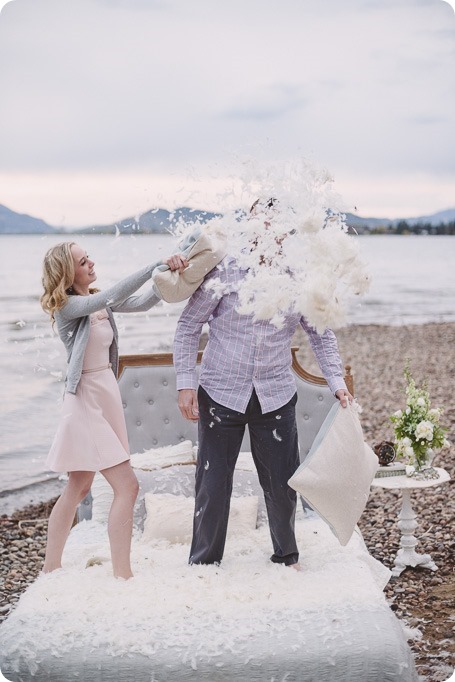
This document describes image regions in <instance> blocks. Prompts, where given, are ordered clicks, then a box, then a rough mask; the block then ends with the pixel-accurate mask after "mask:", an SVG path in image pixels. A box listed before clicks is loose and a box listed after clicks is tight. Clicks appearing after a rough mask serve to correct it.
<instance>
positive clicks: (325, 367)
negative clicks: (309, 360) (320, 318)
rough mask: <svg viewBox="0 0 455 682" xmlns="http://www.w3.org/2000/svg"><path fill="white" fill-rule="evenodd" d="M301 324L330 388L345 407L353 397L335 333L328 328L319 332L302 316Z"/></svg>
mask: <svg viewBox="0 0 455 682" xmlns="http://www.w3.org/2000/svg"><path fill="white" fill-rule="evenodd" d="M300 324H301V325H302V327H303V329H304V330H305V331H306V333H307V334H308V339H309V341H310V345H311V348H312V349H313V352H314V354H315V356H316V360H317V361H318V365H319V367H320V370H321V372H322V375H323V377H324V379H325V380H326V381H327V383H328V385H329V388H330V390H331V391H332V393H333V394H334V395H335V396H336V397H337V398H338V399H339V400H340V402H341V404H342V405H343V407H346V405H347V401H349V402H352V400H353V397H352V396H351V394H350V393H349V391H348V389H347V386H346V384H345V381H344V379H343V366H342V364H341V358H340V353H339V350H338V343H337V339H336V336H335V334H334V333H333V331H332V330H331V329H326V330H325V332H324V333H323V334H318V333H317V332H316V330H315V329H314V328H313V327H311V326H310V325H309V324H308V322H307V321H306V319H305V318H304V317H301V318H300Z"/></svg>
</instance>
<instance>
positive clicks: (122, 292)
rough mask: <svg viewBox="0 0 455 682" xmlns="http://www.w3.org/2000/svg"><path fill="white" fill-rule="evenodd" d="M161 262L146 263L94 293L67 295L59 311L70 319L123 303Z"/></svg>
mask: <svg viewBox="0 0 455 682" xmlns="http://www.w3.org/2000/svg"><path fill="white" fill-rule="evenodd" d="M161 263H162V261H158V262H157V263H153V264H152V265H147V266H146V267H144V268H142V269H141V270H138V271H137V272H134V273H133V274H132V275H129V276H128V277H125V279H122V280H121V281H120V282H117V284H114V285H113V286H112V287H109V288H108V289H105V290H104V291H98V292H97V293H96V294H90V296H69V297H68V301H67V303H66V304H65V305H64V306H63V308H62V309H61V310H60V311H59V312H60V314H61V316H62V318H64V319H66V320H71V319H75V318H78V317H85V316H86V315H90V314H91V313H96V312H97V311H98V310H103V308H107V307H108V306H109V307H110V308H112V307H114V306H116V305H119V304H121V303H123V301H125V300H126V299H127V298H128V297H129V296H131V294H133V293H134V292H135V291H137V289H139V288H140V287H141V286H142V285H143V284H144V283H145V282H147V281H148V280H149V279H150V278H151V276H152V272H153V270H154V269H155V268H156V267H157V265H159V264H161Z"/></svg>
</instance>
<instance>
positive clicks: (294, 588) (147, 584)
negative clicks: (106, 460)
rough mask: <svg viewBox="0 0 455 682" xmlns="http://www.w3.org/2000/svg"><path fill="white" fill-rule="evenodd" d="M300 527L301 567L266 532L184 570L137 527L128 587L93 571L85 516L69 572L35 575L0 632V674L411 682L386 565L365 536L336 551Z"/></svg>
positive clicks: (95, 551)
mask: <svg viewBox="0 0 455 682" xmlns="http://www.w3.org/2000/svg"><path fill="white" fill-rule="evenodd" d="M296 534H297V539H298V544H299V548H300V552H301V564H302V567H303V571H302V572H297V571H294V570H293V569H292V568H287V567H283V566H281V565H277V564H273V563H271V562H270V560H269V554H270V553H271V551H270V549H271V547H270V545H271V542H270V537H269V531H268V528H267V527H266V526H263V527H261V528H258V529H256V530H252V531H250V532H247V533H245V534H244V535H243V536H242V537H240V538H236V539H235V540H232V539H231V540H230V541H228V543H227V546H226V552H225V558H224V560H223V563H222V566H221V567H216V566H191V567H190V566H188V565H187V560H188V550H189V548H188V546H187V545H169V544H168V543H167V542H164V541H155V542H154V543H152V544H150V543H148V544H144V543H143V542H141V539H140V536H139V534H138V535H137V536H136V537H135V538H134V541H133V548H132V559H133V571H134V573H135V577H134V578H133V579H132V580H129V581H122V580H116V579H114V578H113V577H112V569H111V565H110V561H106V562H105V563H103V565H95V566H92V567H90V568H85V565H86V562H87V560H88V559H90V558H91V557H93V556H97V557H105V558H106V559H107V558H108V557H109V546H108V541H107V529H106V527H105V526H104V525H102V524H99V523H96V522H94V521H85V522H82V523H80V524H78V525H77V526H76V527H75V528H73V530H72V532H71V534H70V538H69V541H68V544H67V547H66V549H65V554H64V568H63V569H61V570H58V571H55V572H54V573H52V574H49V575H41V576H40V577H39V578H38V579H37V580H36V582H35V583H34V584H33V585H31V586H30V587H29V588H28V590H27V591H26V593H25V594H24V595H23V596H22V597H21V599H20V602H19V604H18V606H17V608H16V609H15V611H14V612H13V613H12V614H11V615H10V617H9V618H8V619H7V621H6V622H5V623H4V625H3V627H2V628H1V629H0V650H1V654H0V666H1V669H2V672H3V673H4V674H5V675H6V676H7V678H8V679H10V680H13V681H14V680H18V681H19V680H21V681H22V680H28V679H30V680H41V679H42V680H44V679H46V680H54V679H55V680H58V679H59V677H58V675H60V676H61V674H62V670H63V669H66V671H67V673H68V674H67V677H66V679H72V678H73V676H74V678H75V679H78V680H79V681H81V680H85V679H87V680H89V679H90V680H91V681H92V680H95V682H96V680H103V681H104V680H119V679H125V680H128V679H130V680H132V679H135V680H138V681H142V680H144V681H145V680H147V682H150V680H151V679H156V680H159V681H161V680H165V679H174V680H175V679H179V680H200V679H207V680H211V681H214V680H233V679H258V680H272V679H277V678H276V675H277V674H279V675H280V677H279V679H286V680H289V682H290V681H291V680H297V679H298V680H316V679H317V680H318V682H322V681H324V680H337V681H339V680H346V681H347V680H349V682H352V680H358V681H359V682H370V680H371V681H373V680H374V681H375V682H376V681H377V682H379V681H381V682H383V681H384V680H389V679H390V680H398V679H399V680H400V681H404V682H405V681H407V680H414V679H416V677H415V672H414V667H413V662H412V656H411V652H410V650H409V647H408V645H407V643H406V639H405V636H404V633H403V629H402V627H401V625H400V623H399V621H398V620H397V619H396V617H395V616H394V614H393V613H392V611H391V610H390V609H389V607H388V606H387V604H386V601H385V597H384V595H383V591H382V590H383V588H384V586H385V584H386V583H387V582H388V580H389V577H390V572H389V571H388V570H387V569H386V568H385V567H383V566H382V564H380V563H379V562H377V561H376V560H375V559H373V558H372V557H371V556H370V555H369V554H368V552H367V551H366V549H365V546H364V543H363V540H362V538H361V536H360V533H354V536H353V537H352V539H351V541H350V542H349V543H348V545H347V546H346V547H341V546H340V545H339V543H338V541H337V540H336V539H335V537H334V536H333V535H332V533H331V532H330V530H329V528H328V527H327V526H326V525H325V524H324V523H323V522H322V521H321V520H319V519H304V520H299V521H298V522H297V524H296ZM384 656H387V657H388V658H387V661H385V659H384ZM240 664H241V665H240ZM239 665H240V668H239ZM73 668H74V669H73ZM70 670H71V673H70V672H69V671H70ZM128 670H129V673H128ZM133 671H134V672H133ZM239 671H240V672H239ZM304 671H306V672H304ZM7 673H8V674H7ZM27 674H28V677H27ZM24 675H25V676H24ZM176 675H177V677H176ZM239 675H240V677H239ZM90 676H91V677H90Z"/></svg>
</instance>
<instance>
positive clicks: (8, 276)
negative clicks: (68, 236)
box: [0, 235, 455, 514]
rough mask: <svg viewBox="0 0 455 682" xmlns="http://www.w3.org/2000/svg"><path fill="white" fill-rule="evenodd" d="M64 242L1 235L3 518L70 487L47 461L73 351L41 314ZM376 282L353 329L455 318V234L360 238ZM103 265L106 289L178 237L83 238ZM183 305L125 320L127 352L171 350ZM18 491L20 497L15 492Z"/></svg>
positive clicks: (355, 314) (356, 312) (356, 310)
mask: <svg viewBox="0 0 455 682" xmlns="http://www.w3.org/2000/svg"><path fill="white" fill-rule="evenodd" d="M61 239H62V237H61V236H58V237H55V236H52V237H50V236H45V237H38V236H36V237H35V236H25V235H23V236H1V237H0V244H1V246H2V268H1V269H0V291H1V301H2V305H1V308H0V371H1V379H2V380H1V389H0V390H1V402H0V416H1V431H0V433H1V435H0V514H1V513H4V512H9V511H11V509H12V508H15V507H18V506H22V505H23V504H25V503H27V502H29V501H32V500H33V501H34V500H38V499H47V498H48V497H50V496H51V495H52V494H54V492H56V491H58V490H59V489H60V488H61V485H62V484H61V482H58V481H57V480H56V477H55V474H51V473H49V472H46V470H45V468H44V460H45V458H46V454H47V451H48V448H49V445H50V443H51V441H52V438H53V435H54V432H55V430H56V426H57V420H58V414H59V406H60V404H61V400H62V391H63V382H62V378H64V373H65V364H66V362H65V354H64V350H63V346H62V344H61V342H60V341H59V340H58V338H57V337H55V335H54V334H53V333H52V330H51V328H50V324H49V321H48V318H47V317H46V315H45V314H44V313H43V312H42V311H41V309H40V306H39V302H38V298H39V295H40V269H41V261H42V257H43V255H44V253H45V252H46V250H47V249H48V248H49V247H50V246H51V245H52V244H54V243H57V242H58V241H60V240H61ZM359 239H360V241H361V247H362V251H363V253H364V255H365V258H366V260H367V261H368V263H369V265H370V270H371V272H372V275H373V284H372V287H371V290H370V293H369V294H368V296H366V297H365V298H364V299H363V301H362V304H361V305H355V306H353V307H352V310H351V317H350V319H351V322H352V323H353V324H370V323H375V324H387V325H402V324H422V323H425V322H434V321H436V322H442V321H453V320H455V276H454V274H453V273H454V272H455V238H453V237H414V236H406V237H404V236H403V237H402V236H375V237H359ZM78 242H79V243H81V245H83V246H84V248H86V249H87V250H88V252H89V254H90V255H91V257H92V258H93V259H94V260H95V262H96V264H97V265H96V271H97V275H98V283H99V286H100V287H104V288H105V287H107V286H108V285H109V284H112V283H114V282H115V281H116V280H118V279H120V278H121V277H123V276H124V275H127V274H129V273H130V272H132V271H133V270H135V269H136V268H139V267H141V266H142V265H145V264H147V263H148V262H153V261H154V260H156V259H157V258H160V257H162V256H163V255H167V254H168V253H169V252H170V251H171V250H172V249H173V248H174V241H173V239H172V238H171V237H170V236H167V235H159V236H133V237H130V236H125V237H119V238H113V237H111V236H84V237H80V238H79V237H78ZM182 307H183V304H179V305H168V304H160V305H159V306H157V307H156V308H153V309H152V310H150V311H149V312H148V313H137V314H134V315H121V316H118V318H117V319H118V323H119V330H120V352H121V353H134V352H151V351H156V350H170V349H171V344H172V338H173V334H174V329H175V324H176V320H177V317H178V314H179V312H180V311H181V310H182ZM11 491H14V494H11Z"/></svg>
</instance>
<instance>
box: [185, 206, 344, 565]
mask: <svg viewBox="0 0 455 682" xmlns="http://www.w3.org/2000/svg"><path fill="white" fill-rule="evenodd" d="M272 205H273V202H272V204H269V205H268V206H269V208H270V207H271V206H272ZM255 208H256V204H254V205H253V207H252V209H255ZM268 220H270V217H269V218H268ZM269 224H270V223H269V222H265V225H266V226H267V225H269ZM277 243H278V242H277ZM256 245H257V244H255V246H256ZM253 248H254V247H253ZM246 272H247V271H246V270H244V269H243V270H242V269H241V268H240V267H239V266H238V264H237V263H236V261H235V259H234V258H232V257H230V256H227V257H226V258H225V259H224V260H223V261H222V262H221V264H220V265H219V266H217V268H215V269H214V270H212V271H211V272H210V273H209V274H208V275H207V276H206V278H205V281H204V283H203V284H202V285H201V287H200V288H199V289H198V290H197V291H196V292H195V293H194V294H193V296H192V297H191V298H190V300H189V302H188V304H187V306H186V308H185V310H184V311H183V313H182V315H181V316H180V319H179V321H178V324H177V331H176V335H175V340H174V364H175V369H176V375H177V390H178V392H179V397H178V404H179V407H180V411H181V413H182V415H183V416H184V417H185V419H189V420H191V421H198V438H199V449H198V459H197V467H196V500H195V516H194V525H193V541H192V545H191V551H190V558H189V562H190V564H212V563H215V564H218V563H220V562H221V559H222V557H223V552H224V545H225V541H226V531H227V524H228V518H229V505H230V498H231V493H232V480H233V475H234V468H235V464H236V461H237V457H238V454H239V451H240V447H241V443H242V439H243V435H244V431H245V426H246V424H248V428H249V432H250V440H251V452H252V456H253V460H254V463H255V466H256V468H257V472H258V476H259V482H260V484H261V487H262V489H263V491H264V497H265V502H266V507H267V515H268V519H269V527H270V534H271V538H272V544H273V550H274V553H273V555H272V557H271V560H272V561H273V562H277V563H282V564H285V565H286V566H293V567H294V568H297V569H298V568H299V567H300V566H299V563H298V559H299V553H298V549H297V544H296V540H295V534H294V521H295V511H296V503H297V496H296V493H295V491H294V490H292V489H291V488H290V487H289V486H288V484H287V481H288V479H289V478H290V477H291V476H292V474H293V473H294V472H295V470H296V469H297V467H298V466H299V464H300V460H299V450H298V438H297V425H296V419H295V404H296V402H297V393H296V387H295V382H294V379H293V376H292V372H291V350H290V347H291V339H292V336H293V334H294V331H295V329H296V328H297V325H298V324H301V326H302V327H303V329H304V330H305V331H306V332H307V334H308V337H309V341H310V344H311V346H312V348H313V351H314V352H315V355H316V358H317V361H318V364H319V367H320V369H321V371H322V374H323V375H324V377H325V379H326V380H327V383H328V384H329V386H330V388H331V390H332V392H333V393H334V394H335V395H336V397H337V398H338V399H339V400H340V402H341V404H342V405H343V407H346V405H347V403H348V401H349V402H350V401H352V399H353V398H352V396H351V395H350V393H349V392H348V390H347V388H346V384H345V382H344V380H343V373H342V365H341V360H340V357H339V353H338V347H337V342H336V338H335V335H334V334H333V332H332V331H331V330H330V329H327V330H326V331H325V332H324V333H323V334H321V335H319V334H317V333H316V331H315V330H314V329H313V328H312V327H310V326H309V325H308V323H307V322H306V320H305V318H303V317H301V316H300V315H299V314H298V313H290V314H288V315H287V316H286V317H285V321H284V324H283V326H282V327H281V328H279V329H278V328H277V327H276V326H275V325H273V324H272V323H271V322H269V321H268V320H259V321H254V320H253V317H252V316H251V315H243V314H240V313H238V312H237V305H238V294H237V290H238V287H239V285H240V284H241V282H242V279H243V278H244V277H245V274H246ZM216 279H219V280H220V284H218V285H217V289H218V290H219V291H220V290H222V291H223V292H225V293H222V294H219V295H218V296H215V295H214V293H213V290H212V288H211V287H210V285H209V283H210V282H212V284H213V280H216ZM207 285H209V286H207ZM206 322H208V323H209V339H208V343H207V347H206V349H205V351H204V355H203V359H202V366H201V373H200V379H199V387H198V386H197V378H196V359H197V352H198V347H199V338H200V334H201V331H202V327H203V325H204V323H206Z"/></svg>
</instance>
